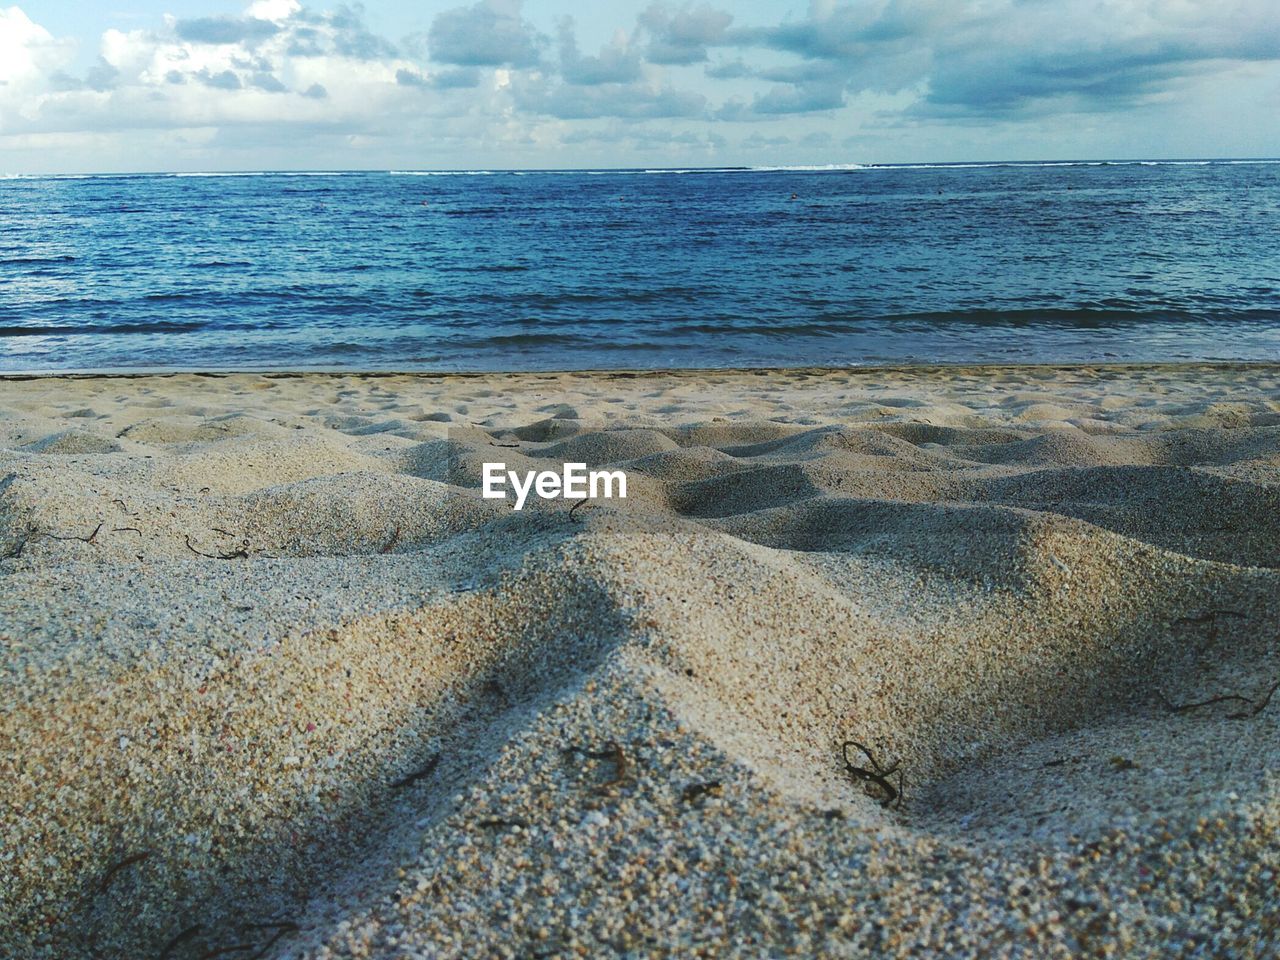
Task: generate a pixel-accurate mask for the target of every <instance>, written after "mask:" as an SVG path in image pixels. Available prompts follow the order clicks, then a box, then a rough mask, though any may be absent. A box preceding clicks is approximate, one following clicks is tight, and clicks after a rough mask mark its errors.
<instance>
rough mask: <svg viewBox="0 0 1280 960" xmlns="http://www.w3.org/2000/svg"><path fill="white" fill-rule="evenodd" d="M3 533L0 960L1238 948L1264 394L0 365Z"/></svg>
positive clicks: (1276, 632) (1258, 781)
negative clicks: (31, 370)
mask: <svg viewBox="0 0 1280 960" xmlns="http://www.w3.org/2000/svg"><path fill="white" fill-rule="evenodd" d="M498 460H501V461H505V462H507V463H508V465H509V466H510V467H511V468H512V469H520V470H525V469H533V468H539V469H541V468H556V469H558V467H559V464H560V463H561V462H563V461H565V460H581V461H584V462H587V463H588V464H590V465H591V466H593V467H600V466H605V465H611V466H615V467H618V468H621V469H624V470H625V471H626V472H627V473H628V476H629V478H630V484H629V487H630V488H629V491H628V492H629V496H628V499H627V500H625V501H611V502H603V501H600V502H594V503H591V504H589V505H586V506H584V507H582V508H580V509H578V510H576V511H575V512H574V513H572V514H570V511H569V508H570V504H567V503H565V502H563V501H548V502H541V501H535V502H532V503H531V505H530V506H529V507H528V508H526V509H525V510H524V511H523V512H521V513H514V512H512V511H511V509H510V507H509V506H508V505H506V504H503V503H499V502H496V501H492V500H483V499H481V497H480V496H479V484H480V471H481V465H482V464H483V463H484V462H486V461H498ZM0 557H3V558H4V559H2V560H0V644H3V653H2V656H0V667H2V669H0V783H3V790H2V791H0V955H2V956H5V957H14V958H28V957H31V958H35V957H41V958H45V957H48V958H59V960H76V958H88V957H100V958H116V957H119V958H161V960H196V958H212V957H229V958H248V957H281V958H283V957H296V958H303V957H305V958H316V960H318V958H352V957H375V958H384V960H393V958H394V960H404V958H412V957H490V956H492V957H534V956H537V957H552V956H601V955H614V954H624V953H625V954H628V955H631V956H681V957H685V956H744V957H755V956H781V955H799V956H811V955H823V956H876V957H883V956H908V955H909V956H917V957H919V956H926V957H929V956H932V957H944V956H948V957H949V956H974V957H977V956H981V957H995V956H1028V957H1058V956H1061V957H1068V956H1081V955H1087V956H1125V957H1170V956H1241V957H1243V956H1266V955H1274V954H1275V953H1276V952H1277V951H1280V898H1277V897H1276V895H1275V891H1276V888H1277V876H1278V874H1280V843H1278V841H1277V829H1278V828H1280V774H1277V772H1276V771H1277V770H1278V769H1280V694H1277V695H1276V697H1275V698H1274V700H1269V699H1268V694H1269V692H1270V691H1272V690H1273V689H1274V686H1275V684H1276V682H1277V681H1280V644H1278V643H1277V640H1278V639H1280V589H1278V587H1280V572H1278V568H1280V368H1277V367H1273V366H1229V365H1218V366H1153V367H1105V366H1104V367H1088V368H1086V367H1071V368H1048V367H1021V368H1019V367H1004V368H1001V367H991V368H936V369H925V368H920V369H913V370H866V371H852V372H850V371H813V370H796V371H742V372H733V371H725V372H714V373H707V372H702V373H699V372H682V373H615V374H604V373H586V374H541V375H539V374H521V375H500V374H493V375H480V376H408V375H395V376H350V375H327V374H309V375H300V376H299V375H294V376H285V375H255V374H237V375H226V376H212V375H173V376H144V377H128V378H124V377H88V378H42V379H12V378H11V379H7V380H4V381H0ZM1205 701H1209V702H1205ZM846 741H857V742H858V743H860V744H863V745H865V746H866V747H868V748H869V749H870V751H871V753H872V755H873V756H871V757H868V756H866V755H865V754H864V753H862V752H861V751H860V750H859V749H858V748H857V747H851V748H849V750H848V754H849V757H848V759H849V760H850V761H851V763H852V764H853V765H854V766H856V767H858V768H860V769H861V770H863V771H869V772H870V773H872V774H875V773H876V771H877V770H884V771H890V770H892V772H889V773H886V774H885V775H884V776H883V777H881V776H879V774H876V776H869V775H867V774H864V775H861V776H859V775H857V774H854V773H851V772H850V770H849V769H847V768H846V765H845V762H844V761H843V760H842V750H841V745H842V744H844V743H845V742H846ZM886 785H887V787H886ZM899 791H900V795H897V796H895V794H898V793H899Z"/></svg>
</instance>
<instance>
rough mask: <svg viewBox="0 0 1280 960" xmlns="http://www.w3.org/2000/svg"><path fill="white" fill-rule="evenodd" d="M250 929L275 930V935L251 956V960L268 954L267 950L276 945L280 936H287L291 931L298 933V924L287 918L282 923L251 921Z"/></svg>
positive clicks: (257, 959) (256, 959)
mask: <svg viewBox="0 0 1280 960" xmlns="http://www.w3.org/2000/svg"><path fill="white" fill-rule="evenodd" d="M249 929H250V930H274V931H275V935H274V936H273V937H272V938H271V939H270V940H268V941H267V942H266V943H264V944H263V945H262V948H261V949H260V950H259V951H258V952H257V953H255V954H254V955H253V956H252V957H250V958H249V960H260V958H262V957H265V956H266V955H267V951H268V950H270V949H271V948H272V947H274V946H275V945H276V941H278V940H280V938H282V937H287V936H288V935H289V934H291V933H297V932H298V925H297V924H296V923H290V922H289V921H287V920H286V921H283V922H281V923H251V924H249Z"/></svg>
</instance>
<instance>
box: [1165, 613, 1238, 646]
mask: <svg viewBox="0 0 1280 960" xmlns="http://www.w3.org/2000/svg"><path fill="white" fill-rule="evenodd" d="M1219 617H1235V618H1236V619H1237V620H1247V619H1248V614H1245V613H1241V612H1240V611H1239V610H1224V609H1220V608H1219V609H1215V610H1206V611H1204V612H1203V613H1198V614H1196V615H1195V616H1194V617H1179V618H1178V619H1177V620H1175V621H1173V623H1174V626H1180V625H1182V624H1188V625H1193V626H1202V625H1204V624H1208V625H1209V640H1210V641H1214V640H1217V639H1218V618H1219Z"/></svg>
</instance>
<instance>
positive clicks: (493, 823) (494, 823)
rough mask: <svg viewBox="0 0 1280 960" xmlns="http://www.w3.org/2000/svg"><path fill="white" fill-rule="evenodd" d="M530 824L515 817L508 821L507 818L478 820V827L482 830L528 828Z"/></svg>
mask: <svg viewBox="0 0 1280 960" xmlns="http://www.w3.org/2000/svg"><path fill="white" fill-rule="evenodd" d="M528 825H529V822H528V821H527V820H521V819H520V818H519V817H514V818H512V819H510V820H508V819H507V818H506V817H486V818H485V819H483V820H477V821H476V826H477V827H479V828H480V829H482V830H501V829H502V828H503V827H521V828H523V827H527V826H528Z"/></svg>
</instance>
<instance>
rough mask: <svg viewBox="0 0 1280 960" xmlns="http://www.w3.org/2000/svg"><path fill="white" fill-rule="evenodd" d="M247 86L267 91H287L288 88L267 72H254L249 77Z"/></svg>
mask: <svg viewBox="0 0 1280 960" xmlns="http://www.w3.org/2000/svg"><path fill="white" fill-rule="evenodd" d="M249 86H251V87H256V88H257V89H259V90H265V91H266V92H267V93H287V92H288V90H289V88H288V87H286V86H285V85H284V84H283V83H281V82H280V81H279V80H277V79H276V78H275V77H274V76H272V75H271V74H269V73H255V74H254V75H253V76H252V77H251V78H250V79H249Z"/></svg>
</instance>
